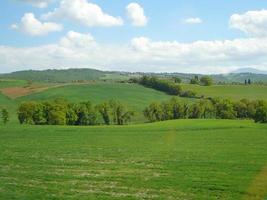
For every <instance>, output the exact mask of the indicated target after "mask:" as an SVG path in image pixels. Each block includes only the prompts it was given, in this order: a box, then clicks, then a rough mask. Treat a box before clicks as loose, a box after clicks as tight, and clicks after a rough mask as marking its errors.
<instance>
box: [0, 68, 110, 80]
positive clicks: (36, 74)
mask: <svg viewBox="0 0 267 200" xmlns="http://www.w3.org/2000/svg"><path fill="white" fill-rule="evenodd" d="M105 74H106V73H105V72H103V71H99V70H95V69H66V70H65V69H62V70H57V69H48V70H43V71H38V70H27V71H17V72H12V73H8V74H0V78H7V79H21V80H31V81H40V82H63V83H64V82H72V81H79V80H86V81H89V80H97V79H99V78H101V77H104V76H105Z"/></svg>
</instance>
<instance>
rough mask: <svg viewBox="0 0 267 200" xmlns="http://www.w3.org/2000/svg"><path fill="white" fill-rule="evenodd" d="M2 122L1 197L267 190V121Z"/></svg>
mask: <svg viewBox="0 0 267 200" xmlns="http://www.w3.org/2000/svg"><path fill="white" fill-rule="evenodd" d="M0 130H1V131H0V198H1V199H27V200H30V199H197V200H198V199H209V200H213V199H227V200H231V199H233V200H236V199H245V198H247V199H264V197H265V195H266V193H265V192H266V188H267V187H266V186H267V184H266V180H267V179H264V178H259V177H262V176H267V172H266V173H265V170H264V169H265V168H266V165H267V127H266V125H259V124H254V123H253V122H251V121H230V120H179V121H168V122H162V123H155V124H143V125H130V126H123V127H117V126H111V127H106V126H102V127H61V126H53V127H48V126H43V127H42V126H14V125H12V126H6V127H1V128H0ZM255 185H256V186H257V187H256V188H255ZM259 191H261V193H259ZM259 194H260V196H259ZM257 195H258V196H259V197H258V198H257Z"/></svg>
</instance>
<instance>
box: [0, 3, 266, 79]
mask: <svg viewBox="0 0 267 200" xmlns="http://www.w3.org/2000/svg"><path fill="white" fill-rule="evenodd" d="M85 67H86V68H95V69H100V70H120V71H145V72H166V71H167V72H185V73H187V72H190V73H191V72H193V73H208V74H210V73H227V72H230V71H233V70H236V69H239V68H248V67H251V68H256V69H259V70H267V1H263V0H253V1H244V0H235V1H225V0H216V1H214V0H201V1H199V0H187V1H184V0H165V1H151V0H138V1H129V0H120V1H118V0H108V1H107V0H1V2H0V73H6V72H12V71H17V70H26V69H37V70H41V69H48V68H53V69H54V68H58V69H65V68H85Z"/></svg>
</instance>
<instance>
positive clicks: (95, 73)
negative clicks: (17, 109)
mask: <svg viewBox="0 0 267 200" xmlns="http://www.w3.org/2000/svg"><path fill="white" fill-rule="evenodd" d="M143 75H151V76H157V77H161V78H170V77H173V76H176V77H180V78H181V79H182V80H183V82H189V81H190V79H191V78H192V77H194V76H199V77H201V76H203V75H202V74H183V73H138V72H136V73H130V72H105V71H99V70H94V69H66V70H44V71H36V70H29V71H18V72H13V73H9V74H0V79H16V80H30V81H35V82H50V83H67V82H83V81H92V80H112V81H121V80H127V79H129V78H130V77H140V76H143ZM210 76H211V77H212V78H213V79H214V81H215V82H216V83H244V81H245V80H246V79H251V80H252V82H262V83H267V74H254V73H230V74H218V75H210Z"/></svg>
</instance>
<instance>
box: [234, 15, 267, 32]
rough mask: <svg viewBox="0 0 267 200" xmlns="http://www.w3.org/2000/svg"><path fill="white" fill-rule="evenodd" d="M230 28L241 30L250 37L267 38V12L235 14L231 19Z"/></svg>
mask: <svg viewBox="0 0 267 200" xmlns="http://www.w3.org/2000/svg"><path fill="white" fill-rule="evenodd" d="M230 27H231V28H235V29H239V30H241V31H243V32H245V33H246V34H248V35H250V36H255V37H266V36H267V10H259V11H248V12H246V13H244V14H234V15H232V16H231V18H230Z"/></svg>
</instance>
